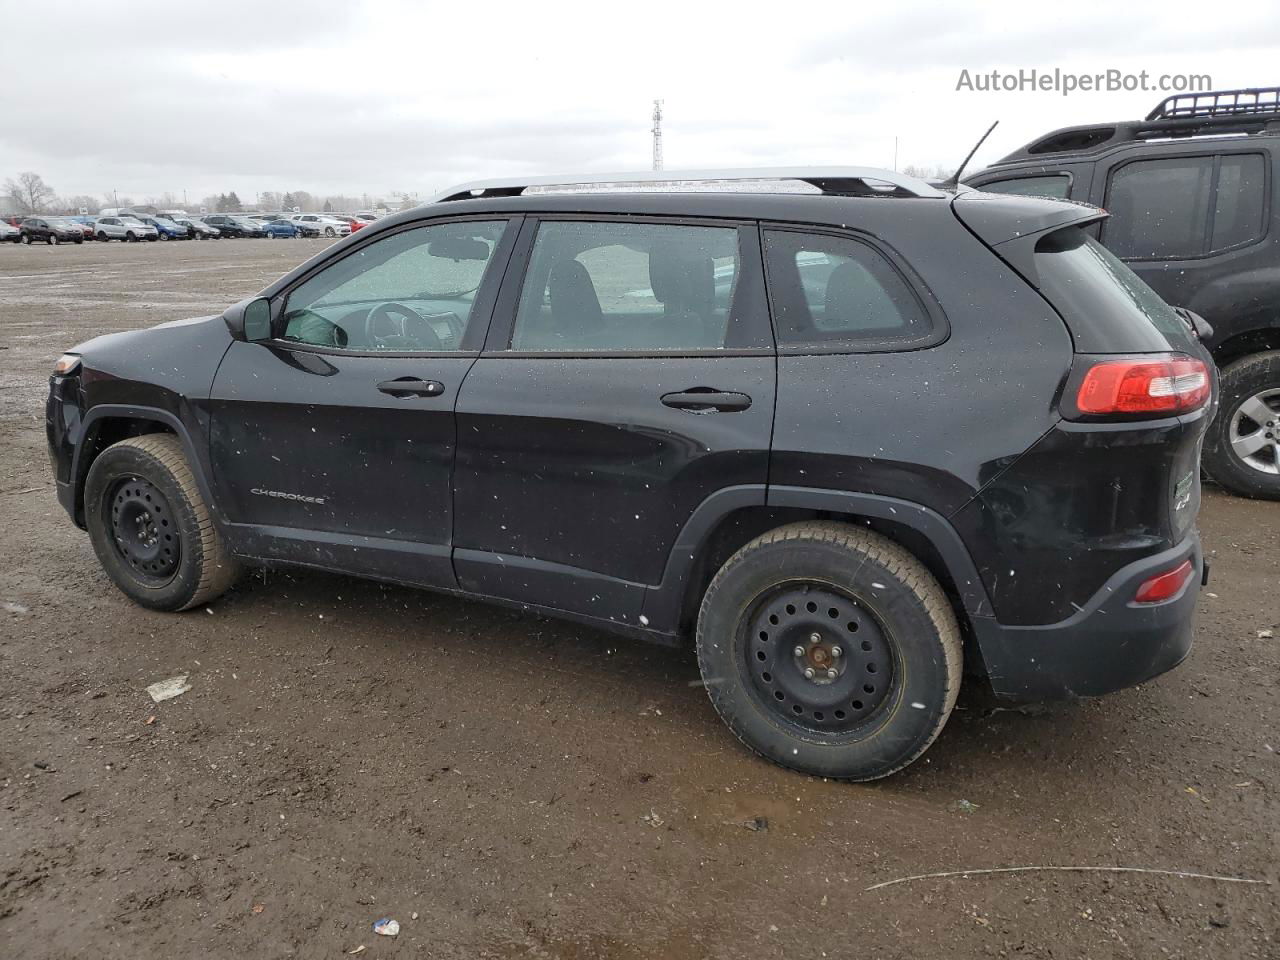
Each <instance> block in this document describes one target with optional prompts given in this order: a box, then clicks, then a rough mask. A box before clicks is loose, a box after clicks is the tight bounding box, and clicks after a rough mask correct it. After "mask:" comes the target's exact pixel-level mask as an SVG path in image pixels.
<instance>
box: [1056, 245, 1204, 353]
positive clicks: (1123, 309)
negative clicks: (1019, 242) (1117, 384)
mask: <svg viewBox="0 0 1280 960" xmlns="http://www.w3.org/2000/svg"><path fill="white" fill-rule="evenodd" d="M1035 262H1036V273H1037V274H1038V276H1039V278H1040V290H1041V292H1042V293H1043V294H1044V295H1045V297H1047V298H1048V300H1049V302H1050V303H1052V304H1053V305H1054V307H1056V308H1057V310H1058V312H1059V313H1061V314H1062V316H1063V318H1064V319H1065V320H1066V321H1067V325H1068V326H1069V327H1070V328H1071V332H1072V334H1073V335H1074V337H1075V339H1076V349H1077V350H1079V351H1080V352H1082V353H1094V352H1098V353H1110V352H1121V351H1130V350H1131V351H1134V352H1150V351H1159V350H1170V349H1173V350H1183V351H1189V350H1191V349H1193V348H1194V343H1195V342H1194V340H1193V339H1192V337H1191V333H1190V330H1189V329H1188V327H1187V325H1186V323H1184V322H1183V320H1182V318H1181V317H1179V316H1178V315H1177V314H1176V313H1175V312H1174V310H1173V308H1172V307H1171V306H1169V305H1168V304H1167V303H1165V302H1164V301H1163V300H1162V299H1160V296H1159V294H1157V293H1156V292H1155V291H1154V290H1152V289H1151V288H1150V287H1149V286H1147V285H1146V284H1145V283H1143V282H1142V280H1141V279H1139V277H1138V275H1137V274H1136V273H1134V272H1133V271H1132V270H1130V269H1129V268H1128V267H1127V266H1125V264H1124V263H1122V262H1121V261H1120V259H1119V258H1118V257H1117V256H1116V255H1115V254H1114V253H1112V252H1111V251H1110V250H1108V249H1107V248H1106V247H1104V246H1103V245H1102V244H1100V243H1099V242H1098V241H1097V240H1094V239H1093V238H1092V237H1090V236H1088V235H1087V234H1085V233H1084V232H1083V231H1082V230H1080V229H1079V228H1078V227H1068V228H1066V229H1064V230H1057V231H1055V232H1053V233H1051V234H1049V235H1048V236H1046V237H1043V238H1042V239H1041V240H1040V241H1039V242H1038V243H1037V244H1036V259H1035Z"/></svg>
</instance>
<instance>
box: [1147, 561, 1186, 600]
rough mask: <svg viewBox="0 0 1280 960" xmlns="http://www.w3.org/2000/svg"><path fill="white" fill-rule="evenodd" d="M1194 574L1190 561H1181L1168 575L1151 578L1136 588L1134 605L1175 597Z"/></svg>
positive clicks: (1163, 574)
mask: <svg viewBox="0 0 1280 960" xmlns="http://www.w3.org/2000/svg"><path fill="white" fill-rule="evenodd" d="M1194 572H1195V568H1194V567H1193V566H1192V565H1191V561H1190V560H1183V561H1182V563H1180V564H1178V566H1176V567H1174V568H1173V569H1172V570H1170V571H1169V572H1168V573H1162V574H1160V576H1158V577H1152V578H1151V579H1150V580H1148V581H1146V582H1145V583H1144V584H1143V585H1142V586H1140V587H1139V588H1138V592H1137V593H1135V594H1134V595H1133V602H1134V603H1160V602H1161V601H1163V600H1168V599H1169V598H1170V597H1172V596H1175V595H1176V594H1177V593H1178V591H1179V590H1181V589H1182V588H1183V587H1184V586H1186V583H1187V581H1188V580H1190V579H1191V574H1192V573H1194Z"/></svg>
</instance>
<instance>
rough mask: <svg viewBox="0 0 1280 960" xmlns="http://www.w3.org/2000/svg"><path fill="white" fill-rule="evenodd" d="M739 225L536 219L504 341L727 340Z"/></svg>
mask: <svg viewBox="0 0 1280 960" xmlns="http://www.w3.org/2000/svg"><path fill="white" fill-rule="evenodd" d="M739 273H740V256H739V251H738V230H737V229H736V228H734V227H703V226H686V225H683V224H658V223H621V222H600V223H590V222H567V221H565V222H561V221H548V222H545V223H542V224H540V225H539V227H538V235H537V238H536V240H535V241H534V246H533V253H532V255H531V256H530V259H529V268H528V271H527V272H526V274H525V282H524V289H523V291H522V293H521V296H520V305H519V307H518V309H517V312H516V323H515V330H514V331H513V333H512V338H511V348H512V349H514V350H537V351H544V350H546V351H569V352H574V353H577V352H597V351H608V352H617V351H622V352H629V351H647V350H717V349H722V348H724V347H725V346H726V345H727V344H728V343H730V342H732V341H733V339H734V338H733V331H732V330H731V329H730V319H729V318H730V310H729V306H730V303H731V302H732V300H733V296H734V291H735V289H736V286H737V280H738V275H739Z"/></svg>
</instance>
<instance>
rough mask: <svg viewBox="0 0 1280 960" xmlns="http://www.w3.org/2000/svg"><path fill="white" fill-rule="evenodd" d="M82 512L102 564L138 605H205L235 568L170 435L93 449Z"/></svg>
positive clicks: (181, 607) (225, 584)
mask: <svg viewBox="0 0 1280 960" xmlns="http://www.w3.org/2000/svg"><path fill="white" fill-rule="evenodd" d="M84 511H85V523H86V526H87V527H88V529H89V539H90V540H91V541H92V542H93V549H94V552H95V553H96V554H97V555H98V560H99V562H100V563H101V564H102V567H103V569H104V570H106V572H107V575H108V576H109V577H110V578H111V579H112V581H113V582H114V583H115V585H116V586H117V587H119V588H120V589H121V590H122V591H123V592H124V593H125V594H127V595H128V596H129V597H130V598H131V599H132V600H134V601H135V602H137V603H139V604H141V605H142V606H144V607H150V608H152V609H154V610H186V609H187V608H189V607H194V606H198V605H199V604H202V603H207V602H208V601H210V600H212V599H214V598H215V597H217V596H219V595H220V594H222V593H223V592H224V591H226V590H227V588H228V587H230V586H231V584H232V582H233V581H234V580H235V578H236V575H237V573H238V572H239V568H238V565H237V564H236V562H235V560H234V558H233V557H232V556H231V554H230V553H229V552H228V551H227V548H226V546H225V544H224V543H223V541H222V537H221V535H220V534H219V533H218V530H217V528H216V527H215V526H214V524H213V520H212V518H211V517H210V515H209V508H208V506H207V505H206V504H205V502H204V498H203V497H202V496H201V495H200V489H199V487H198V486H197V485H196V482H195V476H194V475H193V474H192V472H191V468H190V466H189V465H188V463H187V459H186V456H185V455H184V453H183V450H182V444H181V442H180V441H179V440H178V438H177V437H175V436H174V435H173V434H168V433H157V434H149V435H147V436H143V437H134V438H131V439H129V440H122V441H120V442H119V443H116V444H113V445H112V446H110V447H108V448H107V449H106V450H104V451H103V452H102V453H101V454H99V456H98V458H97V459H96V460H94V462H93V466H92V467H90V469H89V477H88V479H87V480H86V482H85V494H84Z"/></svg>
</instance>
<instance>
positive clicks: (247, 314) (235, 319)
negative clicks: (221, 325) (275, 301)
mask: <svg viewBox="0 0 1280 960" xmlns="http://www.w3.org/2000/svg"><path fill="white" fill-rule="evenodd" d="M222 319H223V320H224V321H226V324H227V329H228V330H230V331H231V336H233V337H235V338H236V339H237V340H247V341H248V342H250V343H253V342H255V341H258V340H270V339H271V301H270V300H268V299H267V298H266V297H257V298H255V299H253V300H242V301H241V302H240V303H237V304H236V305H235V306H233V307H228V308H227V310H226V312H225V313H223V315H222Z"/></svg>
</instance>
